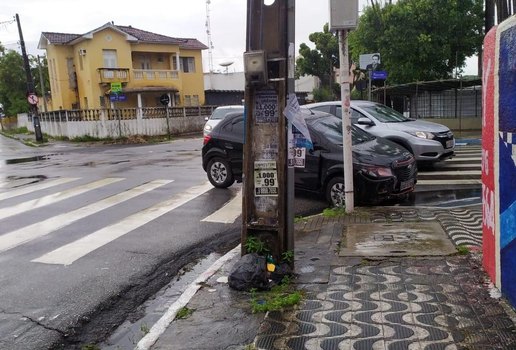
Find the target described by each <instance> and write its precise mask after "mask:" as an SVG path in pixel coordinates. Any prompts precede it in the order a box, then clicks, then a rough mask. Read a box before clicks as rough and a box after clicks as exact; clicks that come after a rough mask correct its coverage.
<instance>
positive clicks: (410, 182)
mask: <svg viewBox="0 0 516 350" xmlns="http://www.w3.org/2000/svg"><path fill="white" fill-rule="evenodd" d="M412 187H414V179H411V180H407V181H402V182H401V185H400V191H403V190H406V189H407V188H412Z"/></svg>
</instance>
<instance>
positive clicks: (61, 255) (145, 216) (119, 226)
mask: <svg viewBox="0 0 516 350" xmlns="http://www.w3.org/2000/svg"><path fill="white" fill-rule="evenodd" d="M212 188H213V186H212V185H211V184H210V183H209V182H206V183H204V184H202V185H199V186H194V187H191V188H189V189H187V190H186V191H184V192H182V193H181V194H179V195H177V196H176V197H174V198H171V199H169V200H167V201H164V202H161V203H158V204H156V205H153V206H152V207H149V208H147V209H145V210H142V211H140V212H138V213H135V214H133V215H131V216H128V217H127V218H125V219H123V220H121V221H119V222H117V223H116V224H113V225H110V226H107V227H104V228H102V229H100V230H98V231H96V232H93V233H91V234H89V235H87V236H84V237H83V238H81V239H78V240H76V241H74V242H72V243H70V244H67V245H64V246H62V247H60V248H58V249H56V250H54V251H52V252H50V253H47V254H45V255H42V256H40V257H39V258H37V259H34V260H32V261H33V262H39V263H44V264H58V265H70V264H72V263H73V262H74V261H76V260H77V259H80V258H82V257H83V256H85V255H87V254H89V253H91V252H92V251H94V250H96V249H98V248H100V247H102V246H103V245H105V244H107V243H109V242H112V241H114V240H115V239H117V238H119V237H122V236H123V235H125V234H127V233H129V232H131V231H133V230H135V229H137V228H138V227H141V226H143V225H145V224H146V223H148V222H150V221H152V220H155V219H156V218H158V217H160V216H162V215H164V214H166V213H168V212H170V211H172V210H174V209H176V208H177V207H180V206H181V205H183V204H185V203H187V202H189V201H191V200H192V199H194V198H196V197H198V196H200V195H202V194H203V193H205V192H206V191H208V190H210V189H212Z"/></svg>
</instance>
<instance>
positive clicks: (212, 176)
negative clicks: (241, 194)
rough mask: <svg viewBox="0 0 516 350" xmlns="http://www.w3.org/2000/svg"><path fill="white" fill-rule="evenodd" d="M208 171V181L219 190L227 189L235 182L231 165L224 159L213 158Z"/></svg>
mask: <svg viewBox="0 0 516 350" xmlns="http://www.w3.org/2000/svg"><path fill="white" fill-rule="evenodd" d="M206 169H207V171H206V172H207V174H208V180H210V182H211V184H212V185H213V186H215V187H217V188H227V187H229V186H231V185H232V184H233V183H234V182H235V178H234V176H233V172H232V171H231V167H230V166H229V163H228V162H227V161H226V160H224V159H222V158H213V159H212V160H210V161H209V163H208V167H207V168H206Z"/></svg>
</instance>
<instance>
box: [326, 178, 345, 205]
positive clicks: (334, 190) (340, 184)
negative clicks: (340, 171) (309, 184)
mask: <svg viewBox="0 0 516 350" xmlns="http://www.w3.org/2000/svg"><path fill="white" fill-rule="evenodd" d="M326 200H327V201H328V203H329V204H330V205H331V206H332V207H344V205H345V202H346V201H345V192H344V178H343V177H341V176H336V177H334V178H332V179H331V180H330V181H329V182H328V184H327V185H326Z"/></svg>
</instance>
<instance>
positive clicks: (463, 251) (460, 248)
mask: <svg viewBox="0 0 516 350" xmlns="http://www.w3.org/2000/svg"><path fill="white" fill-rule="evenodd" d="M457 253H458V254H459V255H468V254H469V253H470V250H469V247H468V246H465V245H459V246H457Z"/></svg>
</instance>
